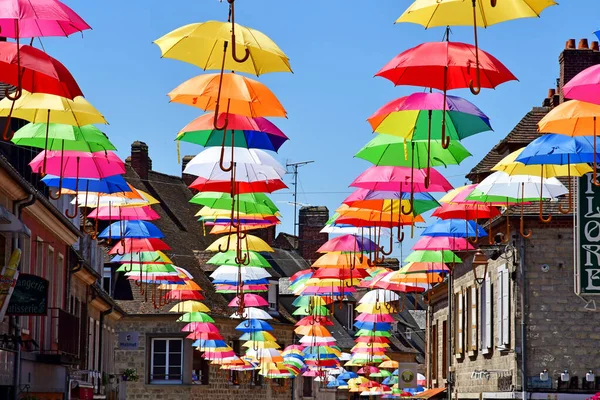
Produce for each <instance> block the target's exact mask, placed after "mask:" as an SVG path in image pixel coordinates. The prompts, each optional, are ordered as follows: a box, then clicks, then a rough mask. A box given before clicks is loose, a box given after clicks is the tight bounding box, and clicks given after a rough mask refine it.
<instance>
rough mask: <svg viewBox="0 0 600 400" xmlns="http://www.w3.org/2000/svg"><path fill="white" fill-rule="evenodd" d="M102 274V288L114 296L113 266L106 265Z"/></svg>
mask: <svg viewBox="0 0 600 400" xmlns="http://www.w3.org/2000/svg"><path fill="white" fill-rule="evenodd" d="M103 272H104V273H103V275H102V288H103V289H104V291H105V292H106V293H108V294H109V295H111V296H112V290H111V289H112V268H111V267H104V270H103Z"/></svg>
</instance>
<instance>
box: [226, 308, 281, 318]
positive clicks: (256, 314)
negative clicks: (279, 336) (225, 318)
mask: <svg viewBox="0 0 600 400" xmlns="http://www.w3.org/2000/svg"><path fill="white" fill-rule="evenodd" d="M229 318H234V319H242V318H243V319H273V317H271V316H270V315H269V313H268V312H266V311H265V310H261V309H260V308H256V307H247V308H244V312H243V313H242V315H238V313H236V312H235V313H233V314H231V317H229Z"/></svg>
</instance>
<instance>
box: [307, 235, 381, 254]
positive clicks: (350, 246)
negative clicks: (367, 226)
mask: <svg viewBox="0 0 600 400" xmlns="http://www.w3.org/2000/svg"><path fill="white" fill-rule="evenodd" d="M377 248H378V246H377V244H376V243H375V242H373V241H372V240H370V239H368V238H365V237H362V236H358V235H343V236H338V237H336V238H333V239H330V240H328V241H327V242H325V243H324V244H323V245H322V246H321V247H319V249H318V250H317V253H329V252H336V251H349V252H363V251H366V252H372V251H376V250H377Z"/></svg>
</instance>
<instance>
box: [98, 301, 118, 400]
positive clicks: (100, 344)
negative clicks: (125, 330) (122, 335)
mask: <svg viewBox="0 0 600 400" xmlns="http://www.w3.org/2000/svg"><path fill="white" fill-rule="evenodd" d="M113 310H114V307H113V306H110V308H109V309H108V310H106V311H102V312H101V313H100V334H99V335H98V370H99V371H98V372H100V384H99V385H98V391H97V392H96V394H100V386H101V385H102V350H103V348H102V341H103V340H104V317H106V316H107V315H108V314H110V313H112V312H113Z"/></svg>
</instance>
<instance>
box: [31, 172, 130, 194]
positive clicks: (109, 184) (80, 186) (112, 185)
mask: <svg viewBox="0 0 600 400" xmlns="http://www.w3.org/2000/svg"><path fill="white" fill-rule="evenodd" d="M42 182H44V183H45V184H46V185H47V186H50V187H60V177H59V176H55V175H46V176H45V177H43V178H42ZM62 187H63V189H70V190H74V191H79V192H85V191H88V192H100V193H106V194H111V193H121V192H131V188H130V187H129V185H128V184H127V182H126V181H125V179H124V178H123V176H121V175H113V176H109V177H106V178H102V179H91V178H79V179H76V178H63V179H62Z"/></svg>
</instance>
